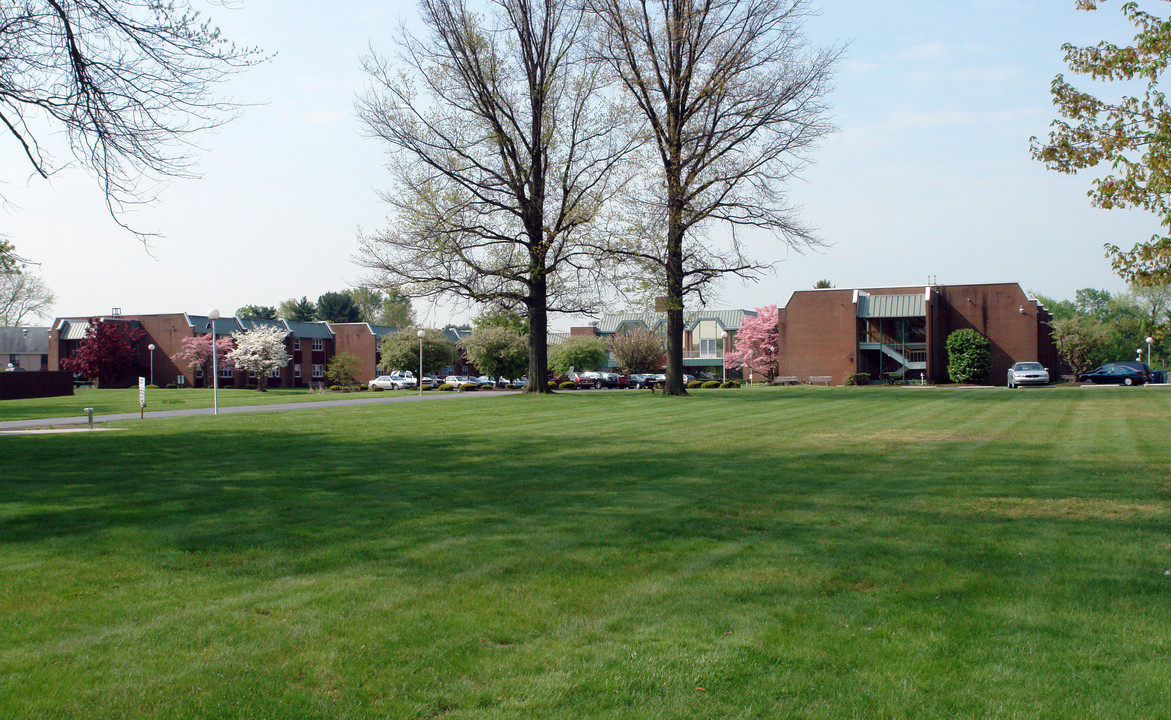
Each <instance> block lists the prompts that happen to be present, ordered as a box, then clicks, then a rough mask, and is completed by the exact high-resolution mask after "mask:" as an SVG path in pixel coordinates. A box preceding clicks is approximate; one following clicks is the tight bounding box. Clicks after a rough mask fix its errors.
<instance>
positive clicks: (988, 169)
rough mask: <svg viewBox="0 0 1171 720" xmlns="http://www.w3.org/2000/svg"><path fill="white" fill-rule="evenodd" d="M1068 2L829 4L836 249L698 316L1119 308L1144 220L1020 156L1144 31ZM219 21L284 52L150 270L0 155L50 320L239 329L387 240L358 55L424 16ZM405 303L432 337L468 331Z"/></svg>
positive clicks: (120, 235) (824, 161)
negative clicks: (861, 303) (803, 298)
mask: <svg viewBox="0 0 1171 720" xmlns="http://www.w3.org/2000/svg"><path fill="white" fill-rule="evenodd" d="M1073 5H1074V2H1073V0H1045V1H1044V2H1042V1H1041V0H950V1H948V2H939V0H894V2H886V3H879V2H874V0H826V2H823V3H821V7H822V13H821V15H820V16H819V17H817V18H815V19H813V20H811V21H810V23H809V24H808V27H807V31H808V34H809V36H810V38H811V39H812V40H814V41H815V42H818V43H822V44H833V43H848V45H849V47H848V50H847V53H846V56H845V58H844V60H843V62H842V64H841V66H840V68H839V73H838V76H837V83H836V85H837V88H836V90H835V91H834V93H833V94H832V95H831V97H830V102H831V104H832V106H833V111H832V114H833V118H834V121H835V123H836V125H837V126H838V128H839V131H838V132H837V133H836V134H835V135H833V136H831V137H829V138H827V140H826V141H825V143H824V144H823V146H822V147H821V148H820V149H819V150H818V151H817V152H816V154H815V160H816V164H815V165H813V166H812V167H810V168H809V169H808V170H807V171H806V172H805V173H804V174H803V179H802V181H801V182H799V183H797V184H794V185H793V186H792V194H791V197H792V199H793V200H794V201H795V202H797V203H800V204H801V205H802V206H803V211H802V217H803V219H804V220H805V221H806V222H807V223H809V224H811V225H813V226H815V227H817V228H819V232H820V235H821V237H822V239H823V240H824V241H825V242H826V243H827V247H826V248H825V249H823V250H821V251H818V252H808V253H805V254H800V253H794V252H791V251H787V250H786V249H785V248H784V247H782V246H780V245H779V244H778V243H777V242H776V241H774V240H772V239H771V238H768V237H759V238H753V240H752V242H751V245H752V247H753V253H754V255H755V257H757V258H760V259H765V260H776V261H780V262H779V264H778V266H777V270H776V273H775V274H774V275H772V276H769V277H767V278H765V279H764V280H762V281H761V282H759V283H756V284H749V285H744V284H742V283H741V282H739V281H733V282H729V283H728V284H727V285H726V286H725V287H724V288H723V290H722V292H721V294H720V296H719V297H718V298H717V300H716V301H713V302H711V303H709V304H710V305H712V306H721V307H743V308H753V307H757V306H761V305H767V304H771V303H776V304H779V305H784V304H785V302H786V301H787V300H788V297H789V295H790V293H791V292H792V291H793V290H799V289H805V288H809V287H812V285H813V284H814V283H815V282H816V281H817V280H819V279H823V278H824V279H828V280H830V281H831V282H833V283H834V284H835V285H836V286H838V287H857V286H884V285H917V284H923V283H925V282H927V281H928V279H929V278H932V279H934V280H935V281H937V282H939V283H941V284H950V283H983V282H1019V283H1020V284H1021V285H1022V286H1023V287H1024V288H1025V289H1026V290H1029V291H1033V292H1037V293H1043V294H1045V295H1050V296H1055V297H1057V298H1067V297H1070V298H1071V297H1072V296H1073V293H1074V291H1075V290H1076V289H1078V288H1082V287H1098V288H1106V289H1109V290H1111V291H1118V290H1122V289H1123V287H1124V286H1123V284H1122V282H1121V281H1120V280H1118V279H1117V278H1116V277H1115V276H1114V275H1113V274H1112V273H1111V271H1110V267H1109V263H1108V261H1107V260H1106V259H1105V258H1104V257H1103V251H1102V245H1103V243H1106V242H1114V243H1117V244H1119V245H1124V246H1127V247H1129V246H1130V245H1131V244H1133V243H1134V242H1135V241H1138V240H1146V239H1148V238H1149V237H1150V236H1151V234H1152V233H1153V232H1155V231H1156V230H1157V223H1156V222H1155V220H1154V218H1153V217H1151V216H1149V215H1146V214H1143V213H1137V212H1122V211H1117V210H1114V211H1104V210H1097V209H1094V208H1092V207H1090V205H1089V201H1088V199H1087V198H1086V197H1085V191H1086V190H1087V189H1088V188H1089V187H1090V179H1091V177H1092V175H1083V176H1075V177H1068V176H1063V175H1060V174H1057V173H1053V172H1049V171H1046V170H1045V169H1044V168H1043V167H1042V166H1041V165H1040V164H1039V163H1036V162H1034V161H1032V160H1031V159H1030V158H1029V138H1030V136H1032V135H1037V136H1041V137H1043V136H1044V135H1045V134H1046V132H1047V128H1048V125H1049V122H1050V121H1051V120H1052V119H1053V117H1054V112H1053V107H1052V105H1051V102H1050V96H1049V85H1050V82H1051V81H1052V79H1053V77H1054V75H1056V74H1057V73H1059V72H1062V71H1063V70H1064V67H1063V65H1062V62H1061V60H1062V53H1061V44H1062V43H1063V42H1067V41H1071V42H1075V43H1092V42H1096V41H1097V40H1099V39H1103V38H1109V39H1111V40H1113V41H1115V42H1126V41H1128V40H1129V39H1130V37H1131V36H1132V35H1133V28H1131V27H1130V26H1128V25H1127V24H1126V23H1125V20H1124V19H1123V18H1122V16H1121V14H1120V13H1119V12H1118V8H1117V5H1118V3H1116V2H1108V3H1104V5H1103V9H1101V10H1098V11H1096V12H1092V13H1086V12H1080V11H1076V10H1075V9H1074V7H1073ZM209 14H210V15H211V17H212V18H213V19H214V20H215V21H216V23H217V24H218V25H220V26H221V27H222V28H223V30H224V33H225V35H227V36H228V37H230V38H231V39H233V40H235V41H237V42H238V43H239V44H244V45H251V44H255V45H259V46H261V47H262V48H264V49H265V50H267V51H270V52H275V53H276V57H275V58H274V59H273V60H272V61H271V62H269V63H267V64H265V65H263V66H260V67H257V68H254V69H252V70H249V71H247V72H246V73H244V74H243V75H240V76H237V77H235V78H233V79H232V81H231V82H230V83H229V84H228V85H227V86H226V87H225V88H224V90H225V92H226V94H228V95H230V96H231V97H233V98H235V99H237V100H239V101H243V102H249V103H254V105H253V106H251V107H248V108H245V109H244V111H243V112H242V113H241V115H240V117H239V118H238V119H236V120H235V121H233V122H232V123H230V124H229V125H227V126H226V127H224V128H222V129H220V130H219V131H217V132H215V133H210V134H207V135H205V136H203V137H202V138H201V143H200V144H201V146H202V147H203V148H204V149H205V150H204V152H203V153H202V155H201V156H200V161H199V164H198V168H197V169H198V171H199V172H200V173H201V175H202V177H201V178H200V179H198V180H183V181H173V182H171V183H169V185H168V186H167V187H166V188H165V189H164V191H163V193H162V195H161V196H160V198H159V201H158V202H157V203H155V204H154V205H153V206H150V207H147V208H142V209H140V210H139V211H137V212H136V213H134V214H133V215H131V216H129V218H128V219H129V220H130V222H132V223H133V224H135V225H136V227H139V228H141V229H145V230H151V231H157V232H159V233H161V237H159V238H158V239H156V240H155V241H154V242H153V246H152V248H151V251H150V253H149V254H148V253H147V252H146V251H144V249H143V247H142V246H141V245H140V244H139V243H138V242H137V240H136V239H135V238H134V237H133V236H131V235H129V234H127V233H126V232H125V231H123V230H121V229H120V228H118V227H117V226H116V225H115V224H114V223H113V221H111V220H110V219H109V217H108V216H107V215H106V214H105V209H104V206H103V204H102V198H101V194H100V192H99V190H98V187H97V185H96V183H95V182H94V181H93V179H92V178H91V177H90V176H89V175H88V174H87V173H86V172H85V171H83V170H81V169H73V170H69V171H65V172H62V173H61V174H59V175H56V176H54V177H53V178H52V179H51V180H50V181H45V180H41V179H39V178H35V177H32V178H30V177H29V172H28V167H27V165H25V164H22V162H21V158H20V156H19V154H18V153H17V151H16V147H15V146H14V144H13V143H12V142H10V141H9V140H7V139H5V140H4V141H3V142H2V143H0V168H3V171H2V173H0V181H2V182H3V185H0V195H3V197H4V198H5V200H6V201H7V202H6V204H5V206H4V207H2V208H0V233H3V234H5V235H7V236H8V237H9V239H10V240H11V241H13V242H14V244H15V245H16V247H17V250H18V251H19V252H20V253H21V254H22V255H24V256H26V257H30V258H32V259H34V260H36V261H38V262H40V263H41V267H40V272H41V273H42V275H43V276H44V278H45V280H46V282H47V283H48V284H49V285H50V287H52V288H53V290H54V291H55V292H56V293H57V295H58V298H59V300H58V303H57V306H56V308H55V312H56V314H57V315H93V314H104V313H109V312H110V310H111V308H114V307H118V308H121V309H122V311H123V312H125V313H127V314H130V313H154V312H181V311H188V312H193V313H204V312H206V311H207V310H208V309H209V308H212V307H217V308H219V309H220V310H221V311H222V312H225V313H231V312H233V311H234V310H235V309H236V308H237V307H239V306H242V305H245V304H250V303H254V304H263V305H277V304H279V303H280V302H281V301H282V300H284V299H287V298H290V297H300V296H302V295H306V296H308V297H309V298H310V299H316V297H317V296H318V295H320V294H321V293H323V292H326V291H330V290H340V289H344V288H345V287H349V286H352V285H354V284H356V283H357V282H358V281H360V280H361V278H362V276H363V271H362V270H361V269H360V268H359V267H358V266H357V265H355V264H354V263H353V261H352V257H353V255H354V253H355V252H356V249H357V241H356V237H357V234H358V232H359V231H360V230H366V231H373V230H376V229H378V228H379V227H381V226H382V225H383V224H384V212H385V211H384V208H383V206H382V204H381V203H380V201H379V200H378V197H377V194H376V191H377V190H378V189H385V188H386V187H387V186H388V177H387V175H386V172H385V170H384V168H383V148H382V147H381V146H380V145H379V144H378V143H377V142H376V141H374V140H371V139H368V138H366V137H364V136H363V133H362V128H361V126H360V124H359V123H358V121H357V120H356V118H355V117H354V111H353V105H354V98H355V96H356V94H357V93H359V92H360V91H361V90H362V89H363V88H364V86H365V82H366V81H365V78H364V76H363V74H362V71H361V68H360V58H361V57H362V55H364V54H365V53H366V52H367V50H368V48H369V47H370V46H371V45H373V46H374V47H375V48H377V49H379V50H383V51H386V50H390V49H391V47H392V38H393V35H394V30H395V28H396V26H397V24H398V22H399V21H400V20H405V21H407V22H414V17H415V16H416V11H415V7H414V4H413V3H412V2H405V1H402V2H391V3H388V2H385V1H375V0H354V1H352V2H346V3H321V2H306V1H303V0H281V1H280V2H278V1H277V0H243V2H242V3H240V4H238V6H233V7H231V8H225V7H222V6H218V5H217V6H212V7H210V8H209ZM1083 84H1084V83H1083ZM1098 89H1099V90H1100V91H1102V92H1104V93H1108V92H1109V91H1110V88H1109V87H1108V86H1105V85H1102V86H1099V88H1098ZM715 237H719V233H716V234H715ZM417 309H418V310H420V313H419V314H420V315H421V316H422V318H423V319H424V320H425V321H426V322H428V323H429V324H437V325H439V324H443V323H445V322H447V321H448V320H452V319H454V320H461V319H464V318H466V316H467V312H466V311H462V312H461V311H458V310H457V311H452V310H451V309H448V308H436V309H431V310H428V309H427V308H426V307H423V308H417ZM615 309H621V308H615ZM569 324H571V322H570V320H569V319H565V318H562V319H557V318H554V319H553V321H552V325H553V327H555V328H562V329H563V328H565V327H568V325H569Z"/></svg>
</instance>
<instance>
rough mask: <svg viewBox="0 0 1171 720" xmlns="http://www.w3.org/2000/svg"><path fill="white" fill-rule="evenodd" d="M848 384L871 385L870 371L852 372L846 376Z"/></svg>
mask: <svg viewBox="0 0 1171 720" xmlns="http://www.w3.org/2000/svg"><path fill="white" fill-rule="evenodd" d="M846 384H847V385H869V384H870V373H852V374H850V375H847V376H846Z"/></svg>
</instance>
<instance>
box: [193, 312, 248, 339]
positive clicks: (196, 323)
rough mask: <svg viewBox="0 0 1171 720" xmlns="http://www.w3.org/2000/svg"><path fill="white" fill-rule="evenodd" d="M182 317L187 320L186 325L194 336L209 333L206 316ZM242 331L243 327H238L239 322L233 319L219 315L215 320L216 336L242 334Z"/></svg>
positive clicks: (209, 321)
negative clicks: (193, 332) (192, 331)
mask: <svg viewBox="0 0 1171 720" xmlns="http://www.w3.org/2000/svg"><path fill="white" fill-rule="evenodd" d="M183 317H185V318H187V324H189V325H190V326H191V327H192V329H193V330H194V331H195V334H196V335H206V334H208V333H209V332H211V318H209V317H208V316H206V315H191V314H190V313H183ZM243 330H244V327H243V326H242V325H240V321H239V320H238V319H236V318H234V317H224V316H223V315H221V316H219V317H218V318H216V321H215V334H216V335H231V334H232V333H234V332H242V331H243Z"/></svg>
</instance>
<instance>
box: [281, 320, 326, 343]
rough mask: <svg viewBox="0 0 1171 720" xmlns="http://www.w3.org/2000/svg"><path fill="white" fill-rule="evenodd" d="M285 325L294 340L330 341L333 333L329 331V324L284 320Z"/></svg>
mask: <svg viewBox="0 0 1171 720" xmlns="http://www.w3.org/2000/svg"><path fill="white" fill-rule="evenodd" d="M285 324H286V325H288V327H289V332H291V333H293V337H296V338H309V339H311V340H331V339H333V332H332V331H331V330H330V329H329V324H328V323H325V322H321V321H316V320H314V321H312V322H301V321H298V320H285Z"/></svg>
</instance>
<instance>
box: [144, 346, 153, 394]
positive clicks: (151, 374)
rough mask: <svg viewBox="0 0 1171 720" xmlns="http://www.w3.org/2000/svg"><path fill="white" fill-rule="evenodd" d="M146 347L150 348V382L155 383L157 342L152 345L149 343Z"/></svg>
mask: <svg viewBox="0 0 1171 720" xmlns="http://www.w3.org/2000/svg"><path fill="white" fill-rule="evenodd" d="M146 349H147V350H150V384H151V385H154V384H155V344H154V343H151V344H150V345H147V346H146Z"/></svg>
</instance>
